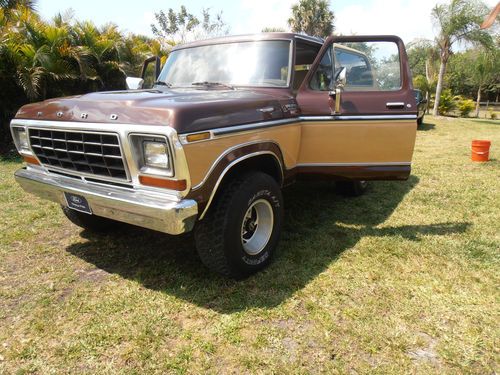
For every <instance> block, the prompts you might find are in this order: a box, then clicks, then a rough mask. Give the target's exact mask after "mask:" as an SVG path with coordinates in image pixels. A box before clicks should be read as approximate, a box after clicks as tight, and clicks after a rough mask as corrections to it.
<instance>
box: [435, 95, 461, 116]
mask: <svg viewBox="0 0 500 375" xmlns="http://www.w3.org/2000/svg"><path fill="white" fill-rule="evenodd" d="M454 99H455V98H454V97H453V94H452V93H451V90H450V89H447V90H443V92H442V93H441V101H440V102H439V108H438V111H439V114H440V115H446V114H447V113H448V112H450V111H452V110H454V109H455V108H456V105H457V103H456V101H455V100H454Z"/></svg>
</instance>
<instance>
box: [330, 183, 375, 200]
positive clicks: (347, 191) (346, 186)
mask: <svg viewBox="0 0 500 375" xmlns="http://www.w3.org/2000/svg"><path fill="white" fill-rule="evenodd" d="M336 185H337V191H338V192H339V193H340V194H342V195H346V196H348V197H359V196H360V195H363V194H364V193H365V192H366V189H367V187H368V182H366V181H338V182H337V183H336Z"/></svg>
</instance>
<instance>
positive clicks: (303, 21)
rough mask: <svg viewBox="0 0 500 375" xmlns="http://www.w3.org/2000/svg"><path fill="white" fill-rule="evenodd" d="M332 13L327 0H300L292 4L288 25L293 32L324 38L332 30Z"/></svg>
mask: <svg viewBox="0 0 500 375" xmlns="http://www.w3.org/2000/svg"><path fill="white" fill-rule="evenodd" d="M334 18H335V16H334V14H333V12H332V11H331V10H330V1H329V0H300V1H299V3H298V4H295V5H293V6H292V17H290V18H289V19H288V25H289V26H290V27H291V29H292V31H293V32H295V33H304V34H307V35H312V36H318V37H321V38H326V37H328V36H330V35H331V34H332V32H333V31H334V29H335V28H334V25H333V21H334Z"/></svg>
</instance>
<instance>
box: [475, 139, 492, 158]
mask: <svg viewBox="0 0 500 375" xmlns="http://www.w3.org/2000/svg"><path fill="white" fill-rule="evenodd" d="M490 146H491V142H490V141H481V140H474V141H472V154H471V159H472V161H488V160H490Z"/></svg>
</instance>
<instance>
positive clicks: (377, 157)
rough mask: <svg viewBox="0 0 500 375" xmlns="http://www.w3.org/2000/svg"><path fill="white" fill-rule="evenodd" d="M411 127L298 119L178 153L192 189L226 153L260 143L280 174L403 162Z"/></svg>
mask: <svg viewBox="0 0 500 375" xmlns="http://www.w3.org/2000/svg"><path fill="white" fill-rule="evenodd" d="M416 126H417V125H416V122H415V120H400V121H317V122H313V121H304V122H300V123H295V124H290V125H278V126H276V127H271V128H265V129H255V130H252V131H246V132H244V133H237V134H234V135H225V136H220V137H215V138H214V139H210V140H207V141H201V142H195V143H191V144H189V143H188V144H186V145H184V152H185V155H186V158H187V162H188V167H189V173H190V175H191V185H192V186H193V187H194V188H197V187H199V186H200V184H202V183H203V182H204V180H205V179H206V178H207V177H208V174H209V173H210V172H211V168H212V167H213V166H214V165H215V164H216V163H217V161H218V159H219V158H220V157H221V156H223V155H225V154H226V153H228V151H229V150H231V149H234V148H235V147H238V146H239V145H245V144H248V143H256V142H260V141H262V142H274V143H276V144H277V145H278V146H279V148H280V150H281V152H282V156H283V160H284V164H285V165H284V167H285V169H286V170H291V169H294V168H296V167H297V166H298V165H301V164H309V163H310V164H314V163H323V164H329V163H331V164H335V163H345V164H350V163H352V164H356V163H381V164H383V163H394V162H402V163H409V162H410V161H411V158H412V153H413V147H414V143H415V134H416ZM284 172H285V171H284Z"/></svg>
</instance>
